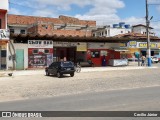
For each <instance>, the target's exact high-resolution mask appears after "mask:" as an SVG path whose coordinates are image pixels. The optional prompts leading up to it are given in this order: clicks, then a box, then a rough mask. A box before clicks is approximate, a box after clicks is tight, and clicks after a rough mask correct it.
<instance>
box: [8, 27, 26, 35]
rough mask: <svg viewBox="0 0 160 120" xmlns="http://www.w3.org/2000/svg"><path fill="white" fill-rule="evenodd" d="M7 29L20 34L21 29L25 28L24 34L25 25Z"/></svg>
mask: <svg viewBox="0 0 160 120" xmlns="http://www.w3.org/2000/svg"><path fill="white" fill-rule="evenodd" d="M9 29H14V33H15V34H20V32H21V30H25V34H27V28H26V27H9Z"/></svg>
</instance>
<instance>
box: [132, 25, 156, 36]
mask: <svg viewBox="0 0 160 120" xmlns="http://www.w3.org/2000/svg"><path fill="white" fill-rule="evenodd" d="M148 30H149V35H150V36H155V33H154V32H153V28H152V27H149V29H148ZM132 32H134V33H140V34H143V35H147V32H146V25H142V24H138V25H134V26H132Z"/></svg>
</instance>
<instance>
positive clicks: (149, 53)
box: [146, 0, 151, 66]
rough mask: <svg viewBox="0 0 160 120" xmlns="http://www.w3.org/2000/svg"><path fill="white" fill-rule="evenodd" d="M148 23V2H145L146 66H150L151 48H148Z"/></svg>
mask: <svg viewBox="0 0 160 120" xmlns="http://www.w3.org/2000/svg"><path fill="white" fill-rule="evenodd" d="M149 23H150V21H149V20H148V0H146V33H147V60H148V66H151V48H150V38H149Z"/></svg>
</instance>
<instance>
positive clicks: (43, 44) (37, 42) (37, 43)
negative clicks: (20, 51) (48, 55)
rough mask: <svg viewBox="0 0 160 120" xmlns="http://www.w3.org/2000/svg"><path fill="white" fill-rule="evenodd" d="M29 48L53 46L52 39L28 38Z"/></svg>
mask: <svg viewBox="0 0 160 120" xmlns="http://www.w3.org/2000/svg"><path fill="white" fill-rule="evenodd" d="M28 48H53V41H51V40H28Z"/></svg>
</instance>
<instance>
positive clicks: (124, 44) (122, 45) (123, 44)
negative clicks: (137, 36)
mask: <svg viewBox="0 0 160 120" xmlns="http://www.w3.org/2000/svg"><path fill="white" fill-rule="evenodd" d="M119 46H120V47H121V48H122V47H127V44H126V43H120V44H119Z"/></svg>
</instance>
